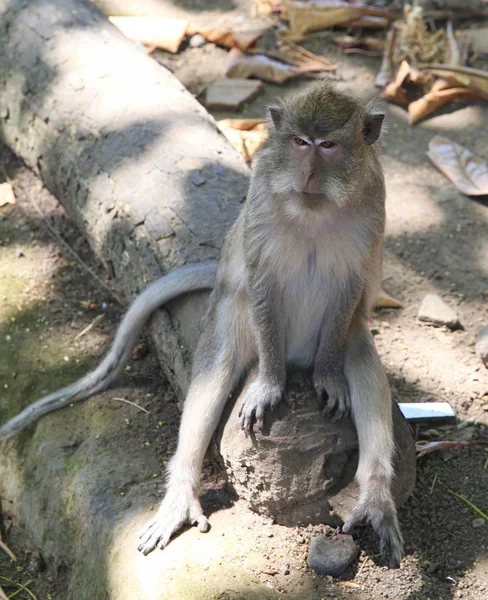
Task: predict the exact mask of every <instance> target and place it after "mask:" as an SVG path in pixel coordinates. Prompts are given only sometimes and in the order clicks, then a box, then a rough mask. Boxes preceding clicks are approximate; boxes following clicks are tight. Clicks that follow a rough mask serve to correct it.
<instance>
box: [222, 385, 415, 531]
mask: <svg viewBox="0 0 488 600" xmlns="http://www.w3.org/2000/svg"><path fill="white" fill-rule="evenodd" d="M239 407H240V402H239V400H237V402H236V403H235V405H234V407H229V409H228V410H229V411H230V416H228V418H227V419H226V418H225V416H224V419H222V423H225V426H224V427H223V430H222V431H221V434H220V436H219V437H220V452H221V454H222V457H223V460H224V464H225V467H226V469H227V473H228V476H229V480H230V482H231V484H232V485H233V487H234V489H235V491H236V493H237V495H238V496H239V497H240V498H243V499H244V500H246V502H247V503H248V505H249V506H250V507H251V508H252V510H254V511H256V512H257V513H259V514H262V515H266V516H269V517H271V518H273V519H274V520H275V521H276V522H277V523H279V524H281V525H288V526H297V525H300V526H306V525H308V524H310V523H312V524H317V523H326V524H328V525H332V526H339V525H341V524H342V522H343V521H344V520H345V518H346V517H347V516H348V515H349V513H350V511H351V510H352V508H353V507H354V505H355V504H356V502H357V499H358V488H357V485H356V484H355V482H354V475H355V473H356V469H357V461H358V443H357V437H356V429H355V426H354V424H353V422H352V420H351V419H350V418H345V419H342V420H340V421H338V422H336V423H333V422H332V421H330V420H328V419H326V418H324V417H323V416H322V414H321V410H320V406H319V402H318V400H317V398H316V395H315V393H314V390H313V387H312V384H311V378H310V376H309V375H307V374H300V373H295V374H293V375H292V377H291V378H290V381H289V385H288V391H287V394H286V398H285V400H284V401H283V402H282V403H281V404H280V405H279V406H278V407H277V409H276V410H275V411H274V413H272V414H271V415H267V421H266V427H267V430H266V431H265V434H264V435H263V434H261V433H260V432H256V433H255V434H253V435H252V436H247V437H246V436H245V435H244V433H243V432H242V431H241V426H240V420H239V418H238V412H239ZM393 420H394V434H395V443H396V446H397V449H398V452H397V460H396V464H395V479H394V482H393V495H394V497H395V501H396V504H397V505H398V506H400V505H401V504H403V503H404V502H405V501H406V500H407V498H408V497H409V496H410V494H411V493H412V490H413V487H414V485H415V477H416V454H415V445H414V441H413V438H412V435H411V432H410V427H409V425H408V423H407V422H406V421H405V419H404V418H403V416H402V415H401V413H400V411H399V409H398V407H397V406H396V404H395V405H393Z"/></svg>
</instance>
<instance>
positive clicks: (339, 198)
mask: <svg viewBox="0 0 488 600" xmlns="http://www.w3.org/2000/svg"><path fill="white" fill-rule="evenodd" d="M269 110H270V116H271V120H270V138H269V143H268V145H267V148H268V150H267V151H266V152H267V153H269V154H270V155H272V157H273V172H272V173H270V174H269V175H270V178H271V186H272V189H273V191H274V192H275V193H276V194H277V195H280V196H283V195H285V196H287V197H288V202H287V204H289V203H290V202H291V203H292V204H293V206H294V207H295V209H296V210H298V209H299V208H300V207H301V208H303V210H305V211H307V210H312V211H314V212H323V211H327V210H328V209H330V207H331V206H334V205H335V206H339V207H343V206H347V205H349V204H351V203H354V201H355V199H356V198H357V197H358V192H359V191H360V190H361V189H363V186H364V179H365V177H367V176H368V171H369V157H370V155H371V148H370V146H371V144H373V143H374V142H375V141H376V140H377V139H378V137H379V135H380V132H381V124H382V122H383V118H384V115H383V114H378V113H372V114H371V113H369V112H368V111H367V110H366V109H365V108H364V107H363V106H362V105H361V104H360V102H359V101H357V100H355V99H354V98H351V97H349V96H346V95H344V94H340V93H339V92H336V91H335V90H333V89H332V88H331V86H330V84H327V83H324V82H317V83H316V84H314V85H312V86H311V87H310V88H308V89H307V90H305V91H304V92H302V94H299V95H298V96H295V97H294V98H293V99H292V100H291V101H288V102H284V103H283V104H282V105H281V106H278V107H270V109H269Z"/></svg>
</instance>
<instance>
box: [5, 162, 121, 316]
mask: <svg viewBox="0 0 488 600" xmlns="http://www.w3.org/2000/svg"><path fill="white" fill-rule="evenodd" d="M1 169H2V171H3V174H4V177H5V179H6V181H8V183H10V185H12V184H13V182H12V180H11V179H10V176H9V174H8V173H7V169H6V168H5V165H3V164H2V165H1ZM16 187H18V188H19V189H20V190H21V191H22V192H23V193H24V194H25V196H26V198H27V199H28V200H29V202H30V203H31V204H32V206H33V207H34V208H35V209H36V211H37V212H38V213H39V216H40V217H41V221H42V222H43V224H44V225H45V227H46V229H47V230H48V231H49V233H50V234H51V235H52V236H53V237H54V238H55V240H56V241H57V242H58V243H59V244H61V245H62V246H63V247H64V248H65V249H66V250H68V252H69V253H70V254H71V255H72V256H73V257H74V258H75V260H76V261H77V263H78V264H79V265H80V266H81V267H83V268H84V269H85V271H87V273H89V274H90V275H91V276H92V277H93V278H94V279H95V280H96V281H97V282H98V283H99V284H100V285H101V286H102V287H103V288H105V289H106V290H107V292H109V294H110V295H111V296H112V297H113V298H114V299H115V300H116V301H117V302H118V303H119V304H120V305H121V306H124V303H123V302H122V300H121V299H120V298H119V297H118V296H117V294H116V293H115V292H114V291H113V290H112V289H111V288H110V287H109V286H108V285H107V284H106V283H105V282H104V281H103V280H102V279H100V277H99V276H98V275H97V274H96V273H95V271H94V270H93V269H92V268H91V267H89V266H88V265H87V264H86V262H85V261H84V260H83V259H82V258H81V257H80V256H79V255H78V254H77V253H76V252H75V251H74V250H73V248H71V246H70V245H69V244H68V243H67V242H66V241H65V240H64V239H63V238H62V237H61V235H60V234H59V233H58V232H57V231H56V229H55V228H54V227H53V226H52V225H51V223H49V221H48V220H47V218H46V216H45V215H44V213H43V212H42V209H41V207H40V206H39V204H38V203H37V202H36V200H35V199H34V198H33V197H32V195H31V194H30V193H29V191H28V190H27V188H25V187H24V186H23V185H22V184H20V183H19V182H18V181H17V183H16Z"/></svg>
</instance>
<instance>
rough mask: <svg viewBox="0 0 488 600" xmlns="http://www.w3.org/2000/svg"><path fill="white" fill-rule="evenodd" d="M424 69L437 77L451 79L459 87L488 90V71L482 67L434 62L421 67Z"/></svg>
mask: <svg viewBox="0 0 488 600" xmlns="http://www.w3.org/2000/svg"><path fill="white" fill-rule="evenodd" d="M420 69H421V70H422V71H425V72H426V73H431V74H432V75H435V76H436V77H442V78H444V79H449V81H451V82H453V84H456V85H458V86H459V87H471V88H478V89H480V90H485V91H486V92H488V72H487V71H482V70H481V69H472V68H470V67H460V66H454V65H440V64H432V65H425V66H423V67H420Z"/></svg>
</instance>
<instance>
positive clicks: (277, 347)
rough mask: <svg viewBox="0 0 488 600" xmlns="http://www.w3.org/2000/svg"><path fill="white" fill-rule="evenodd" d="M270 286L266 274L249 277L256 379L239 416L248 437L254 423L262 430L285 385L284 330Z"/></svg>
mask: <svg viewBox="0 0 488 600" xmlns="http://www.w3.org/2000/svg"><path fill="white" fill-rule="evenodd" d="M273 291H274V290H273V283H272V282H271V281H270V280H269V279H268V278H267V276H266V274H258V273H253V274H252V275H251V276H250V277H249V295H250V300H251V320H252V324H253V329H254V335H255V338H256V342H257V347H258V356H259V367H258V374H257V377H256V379H255V380H254V381H253V382H252V383H251V385H250V386H249V387H248V388H247V390H246V392H245V394H244V400H243V401H242V406H241V410H240V412H239V416H240V418H241V424H242V428H243V429H244V431H246V433H250V432H251V431H252V428H253V424H254V421H256V422H257V424H258V427H259V429H260V430H261V431H262V430H263V427H264V413H265V411H266V410H267V409H268V408H274V407H275V406H276V405H277V404H278V403H279V402H280V400H281V397H282V395H283V391H284V388H285V382H286V370H285V340H284V328H283V326H280V323H279V306H278V302H277V298H276V294H273Z"/></svg>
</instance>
